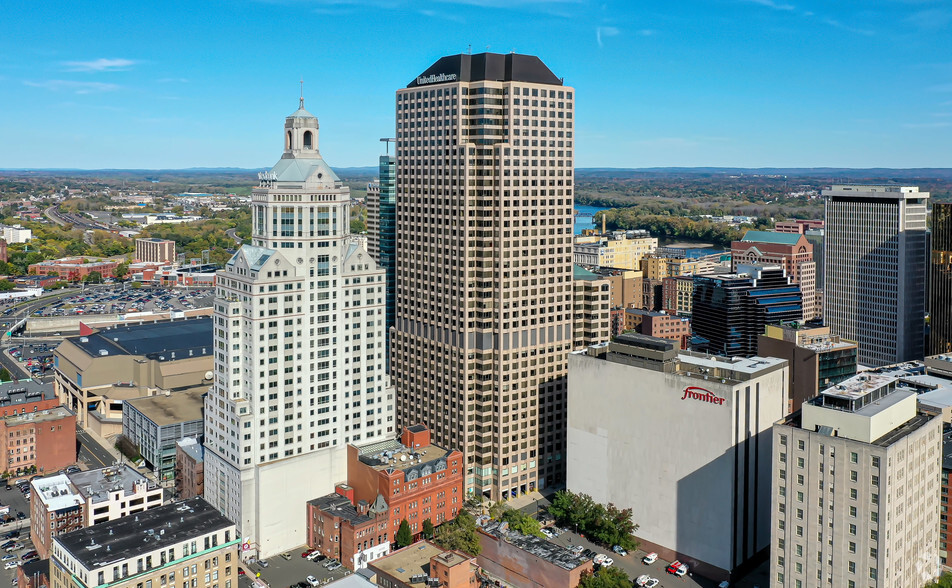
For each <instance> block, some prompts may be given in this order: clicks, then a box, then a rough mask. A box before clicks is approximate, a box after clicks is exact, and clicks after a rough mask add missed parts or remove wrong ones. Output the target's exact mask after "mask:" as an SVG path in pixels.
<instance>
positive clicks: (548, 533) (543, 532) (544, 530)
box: [542, 529, 555, 539]
mask: <svg viewBox="0 0 952 588" xmlns="http://www.w3.org/2000/svg"><path fill="white" fill-rule="evenodd" d="M542 534H543V535H545V536H546V538H547V539H552V538H553V537H555V535H553V534H552V531H550V530H548V529H542Z"/></svg>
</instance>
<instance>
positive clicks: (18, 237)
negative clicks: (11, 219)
mask: <svg viewBox="0 0 952 588" xmlns="http://www.w3.org/2000/svg"><path fill="white" fill-rule="evenodd" d="M0 238H3V240H4V241H6V242H7V243H26V242H27V241H29V240H31V239H33V231H32V230H30V229H26V228H24V227H21V226H20V225H14V226H12V227H8V226H2V227H0Z"/></svg>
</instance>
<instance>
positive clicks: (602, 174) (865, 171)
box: [575, 167, 952, 181]
mask: <svg viewBox="0 0 952 588" xmlns="http://www.w3.org/2000/svg"><path fill="white" fill-rule="evenodd" d="M575 174H576V176H578V177H580V178H584V177H592V178H635V177H685V176H708V177H710V176H723V175H730V176H790V177H801V178H803V177H813V178H830V179H831V180H833V181H846V180H859V179H865V180H868V179H880V180H885V179H896V180H906V179H908V180H912V179H923V178H929V179H945V180H950V179H952V168H943V167H937V168H926V167H924V168H887V167H876V168H846V167H760V168H746V167H644V168H611V167H588V168H576V170H575Z"/></svg>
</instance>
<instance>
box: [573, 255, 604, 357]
mask: <svg viewBox="0 0 952 588" xmlns="http://www.w3.org/2000/svg"><path fill="white" fill-rule="evenodd" d="M573 277H574V279H573V281H572V289H573V292H574V295H573V313H572V349H573V350H576V351H577V350H579V349H587V348H588V347H591V346H592V345H597V344H598V343H606V342H608V340H609V339H610V338H611V306H610V300H609V299H610V298H611V282H610V281H609V280H607V279H605V278H603V277H601V276H600V275H598V274H595V273H593V272H590V271H588V270H587V269H585V268H583V267H581V266H575V271H574V274H573Z"/></svg>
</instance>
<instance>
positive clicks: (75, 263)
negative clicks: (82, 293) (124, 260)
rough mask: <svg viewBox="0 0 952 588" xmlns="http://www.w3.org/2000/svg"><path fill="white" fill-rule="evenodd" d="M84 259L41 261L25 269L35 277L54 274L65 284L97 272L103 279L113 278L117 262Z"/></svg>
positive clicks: (68, 258)
mask: <svg viewBox="0 0 952 588" xmlns="http://www.w3.org/2000/svg"><path fill="white" fill-rule="evenodd" d="M91 259H92V258H86V257H64V258H63V259H53V260H50V261H41V262H39V263H34V264H32V265H30V266H29V267H28V268H27V269H28V270H29V272H30V273H31V274H35V275H37V276H49V275H51V274H55V275H56V276H58V277H59V279H61V280H64V281H67V282H78V281H80V280H82V279H83V278H85V277H86V276H88V275H89V274H91V273H93V272H99V274H100V275H101V276H102V278H103V279H106V278H114V277H115V274H114V273H113V272H115V270H116V266H118V265H119V262H118V261H113V260H110V259H92V261H90V260H91Z"/></svg>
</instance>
